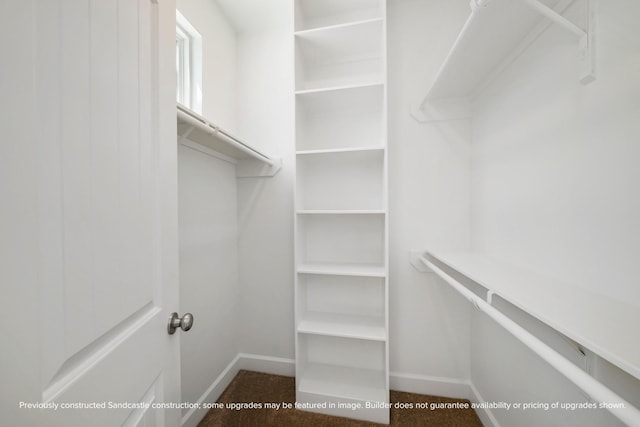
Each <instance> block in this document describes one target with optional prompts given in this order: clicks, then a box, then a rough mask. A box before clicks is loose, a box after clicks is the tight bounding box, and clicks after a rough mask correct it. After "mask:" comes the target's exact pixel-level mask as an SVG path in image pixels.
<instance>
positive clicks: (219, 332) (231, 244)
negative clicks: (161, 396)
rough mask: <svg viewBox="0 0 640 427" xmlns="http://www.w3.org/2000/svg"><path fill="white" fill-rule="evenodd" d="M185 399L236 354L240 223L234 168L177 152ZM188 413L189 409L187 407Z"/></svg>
mask: <svg viewBox="0 0 640 427" xmlns="http://www.w3.org/2000/svg"><path fill="white" fill-rule="evenodd" d="M178 160H179V164H178V172H179V174H178V182H179V225H180V229H179V230H180V307H181V310H182V313H180V314H183V313H185V312H191V313H193V314H194V320H195V321H194V326H193V328H192V329H191V330H190V331H189V332H188V333H183V334H181V337H180V343H181V370H182V399H183V401H184V402H197V401H198V399H199V398H200V397H201V396H202V394H203V393H204V392H205V391H206V390H207V388H209V386H211V384H212V383H213V382H214V381H215V380H216V378H217V377H218V375H220V373H221V372H222V371H223V370H224V369H225V368H226V366H227V365H228V364H229V363H230V362H231V361H232V360H233V359H234V358H235V356H236V355H237V354H238V350H239V346H238V338H237V335H238V329H237V311H238V304H239V288H238V243H237V235H238V226H237V197H236V178H235V166H234V165H233V164H231V163H228V162H226V161H223V160H218V159H216V158H213V157H210V156H207V155H204V154H202V153H200V152H198V151H195V150H193V149H191V148H188V147H183V146H180V147H179V150H178ZM183 412H184V413H186V412H187V410H184V411H183Z"/></svg>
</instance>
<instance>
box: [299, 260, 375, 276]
mask: <svg viewBox="0 0 640 427" xmlns="http://www.w3.org/2000/svg"><path fill="white" fill-rule="evenodd" d="M297 272H298V273H301V274H324V275H332V276H362V277H385V276H386V269H385V267H384V266H383V265H373V264H338V263H334V264H327V263H303V264H300V265H298V268H297Z"/></svg>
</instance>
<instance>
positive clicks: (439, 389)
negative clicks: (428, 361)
mask: <svg viewBox="0 0 640 427" xmlns="http://www.w3.org/2000/svg"><path fill="white" fill-rule="evenodd" d="M389 388H390V389H391V390H396V391H403V392H407V393H418V394H427V395H431V396H442V397H450V398H453V399H468V398H469V395H470V394H471V388H470V384H469V381H467V380H461V379H458V378H448V377H432V376H429V375H419V374H409V373H404V372H390V373H389Z"/></svg>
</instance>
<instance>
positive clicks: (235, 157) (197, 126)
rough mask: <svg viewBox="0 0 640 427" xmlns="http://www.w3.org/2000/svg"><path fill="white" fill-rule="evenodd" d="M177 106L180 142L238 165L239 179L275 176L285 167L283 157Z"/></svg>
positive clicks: (237, 174) (182, 106) (181, 106)
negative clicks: (259, 147) (252, 144)
mask: <svg viewBox="0 0 640 427" xmlns="http://www.w3.org/2000/svg"><path fill="white" fill-rule="evenodd" d="M177 107H178V108H177V120H178V142H179V143H181V144H183V145H187V146H190V147H191V148H194V149H197V150H200V151H203V152H205V153H209V154H211V152H212V151H213V152H215V153H217V154H218V155H217V156H216V157H220V158H223V159H224V160H227V161H230V162H232V163H234V164H236V165H237V166H238V167H237V170H236V176H237V177H238V178H248V177H268V176H274V175H275V174H276V173H278V171H279V170H280V169H281V167H282V160H281V159H279V158H274V157H270V156H268V155H266V154H264V153H261V152H260V151H258V150H256V149H255V148H253V147H251V146H250V145H248V144H246V143H244V142H242V141H241V140H239V139H238V138H236V137H235V136H233V135H232V134H231V133H229V132H227V131H226V130H224V129H222V128H221V127H219V126H217V125H215V124H213V123H211V122H210V121H208V120H207V119H205V118H204V117H202V116H200V115H199V114H197V113H195V112H194V111H192V110H190V109H189V108H187V107H185V106H184V105H181V104H178V105H177ZM194 143H195V144H194ZM196 144H197V145H196ZM220 155H221V156H220Z"/></svg>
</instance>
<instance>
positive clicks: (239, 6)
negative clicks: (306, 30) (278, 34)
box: [212, 0, 293, 33]
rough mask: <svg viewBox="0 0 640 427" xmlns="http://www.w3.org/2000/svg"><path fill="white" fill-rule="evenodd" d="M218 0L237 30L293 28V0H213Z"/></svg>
mask: <svg viewBox="0 0 640 427" xmlns="http://www.w3.org/2000/svg"><path fill="white" fill-rule="evenodd" d="M212 1H216V2H217V3H218V5H219V6H220V8H221V9H222V11H223V13H224V14H225V15H226V17H227V19H228V20H229V23H230V24H231V25H233V27H234V28H235V29H236V31H237V32H239V33H242V32H248V31H256V30H261V29H265V28H273V27H277V26H280V27H283V26H284V27H285V28H289V27H291V28H293V25H292V23H291V22H292V19H293V11H292V10H291V6H292V3H293V2H291V0H212Z"/></svg>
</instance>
